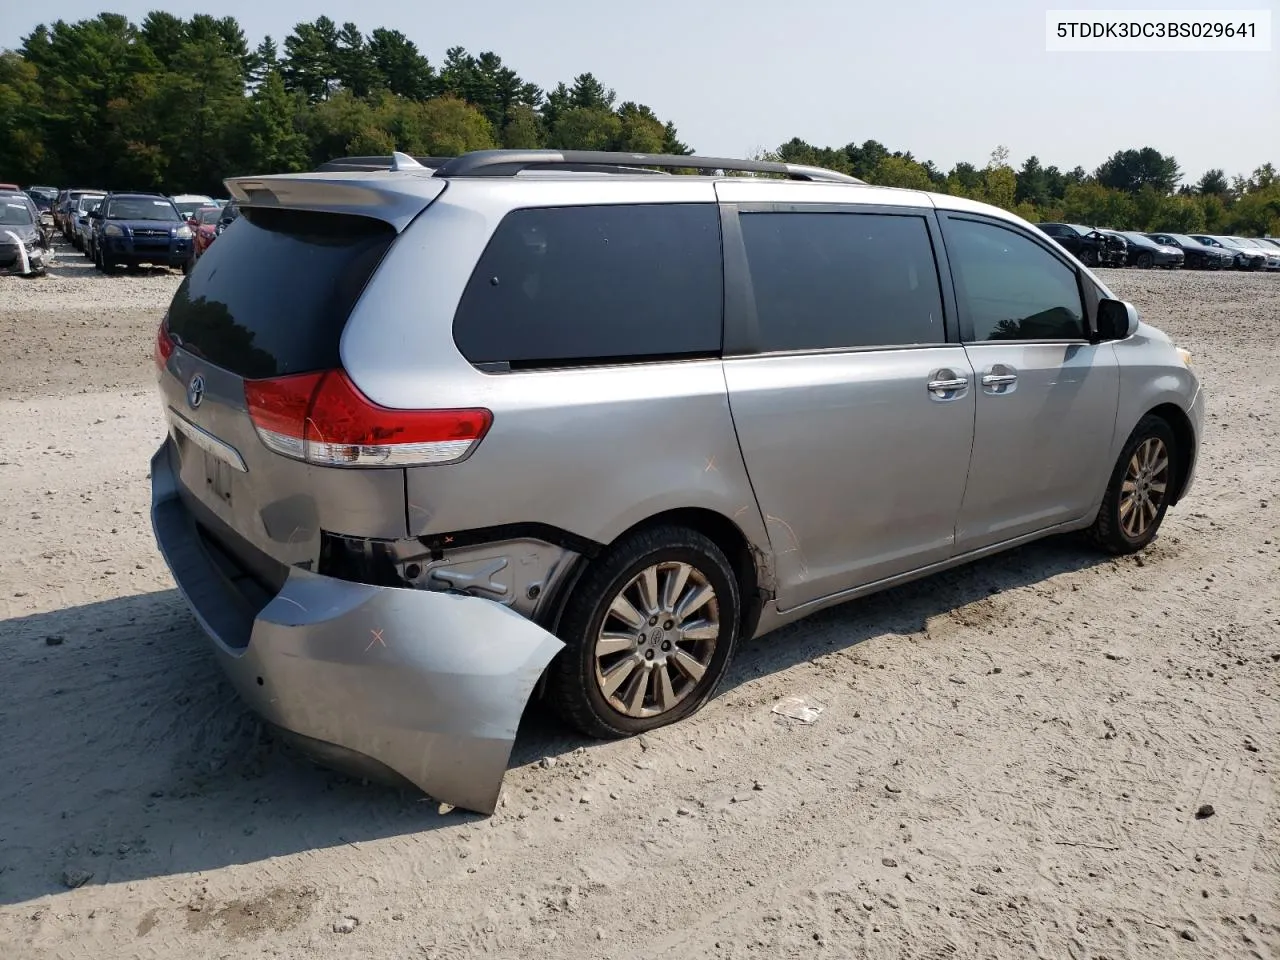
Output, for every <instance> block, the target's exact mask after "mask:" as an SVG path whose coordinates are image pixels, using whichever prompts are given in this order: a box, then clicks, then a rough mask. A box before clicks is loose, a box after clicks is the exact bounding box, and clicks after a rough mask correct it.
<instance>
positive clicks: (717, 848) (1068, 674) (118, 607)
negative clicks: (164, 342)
mask: <svg viewBox="0 0 1280 960" xmlns="http://www.w3.org/2000/svg"><path fill="white" fill-rule="evenodd" d="M63 257H64V260H63V263H62V265H61V266H59V267H58V274H59V275H58V276H55V277H51V278H48V279H45V280H37V281H24V280H20V279H16V278H0V357H2V360H0V415H2V419H0V422H2V423H3V424H4V427H3V430H0V504H3V506H2V507H0V511H3V512H2V513H0V556H3V557H4V560H3V563H0V733H2V734H3V736H2V737H0V957H4V958H5V960H10V958H14V960H16V958H23V960H25V958H53V957H58V958H65V957H76V956H85V957H92V958H95V960H107V958H115V957H139V956H145V957H166V958H167V957H179V956H180V957H183V958H184V960H202V958H224V957H241V956H261V955H270V956H281V957H299V958H301V957H304V956H306V957H311V956H343V957H345V956H362V957H374V958H381V957H387V958H392V957H395V958H404V957H437V958H453V957H463V956H472V955H476V954H479V953H482V952H483V953H485V954H487V955H490V956H494V957H504V958H505V957H519V958H530V957H541V956H555V957H558V958H568V960H573V958H586V957H610V958H617V960H623V958H635V960H640V958H645V960H649V958H660V957H670V958H679V957H718V958H719V957H723V958H729V957H761V958H771V960H772V958H778V957H798V956H806V957H809V956H814V957H822V956H830V957H868V958H892V957H917V958H918V957H930V958H947V957H957V958H963V957H1010V958H1013V957H1017V958H1025V957H1033V956H1034V957H1045V958H1059V957H1061V958H1067V957H1070V958H1077V960H1083V958H1102V957H1107V958H1112V960H1117V958H1121V957H1141V956H1150V957H1153V958H1156V957H1158V958H1161V960H1165V958H1169V957H1178V958H1181V957H1205V958H1225V957H1276V956H1280V807H1278V806H1277V803H1276V798H1277V783H1278V777H1277V772H1278V771H1280V704H1278V702H1277V690H1278V689H1280V684H1278V683H1277V680H1278V679H1280V662H1278V661H1280V586H1278V584H1280V576H1278V574H1280V529H1277V526H1278V524H1277V517H1280V445H1278V444H1277V439H1276V438H1277V430H1278V428H1280V412H1278V411H1280V347H1278V346H1277V338H1278V337H1280V276H1259V275H1242V274H1214V275H1206V274H1194V273H1179V274H1169V273H1158V272H1152V273H1141V272H1134V271H1127V272H1120V273H1110V274H1108V280H1109V282H1113V283H1114V284H1115V286H1116V288H1117V290H1118V291H1119V292H1120V293H1121V294H1122V295H1124V296H1127V297H1129V298H1131V299H1132V300H1133V301H1135V302H1136V303H1137V304H1138V306H1139V308H1140V309H1141V310H1142V311H1143V312H1144V315H1145V316H1146V317H1147V318H1148V319H1150V320H1152V321H1154V322H1155V323H1157V324H1158V325H1160V326H1162V327H1164V328H1165V329H1166V330H1167V331H1169V332H1170V333H1171V334H1173V335H1174V336H1175V337H1176V339H1177V340H1178V342H1179V343H1181V344H1182V345H1184V346H1186V347H1188V348H1189V349H1190V350H1192V351H1193V353H1194V355H1195V362H1196V365H1197V368H1198V370H1199V371H1200V373H1201V376H1202V377H1203V378H1204V381H1205V383H1206V385H1207V388H1208V390H1209V391H1210V411H1211V412H1210V414H1209V420H1208V431H1207V436H1206V442H1205V448H1204V451H1203V456H1202V466H1201V469H1200V475H1199V480H1198V485H1197V487H1196V489H1195V491H1194V494H1193V495H1192V496H1191V497H1190V499H1189V500H1187V501H1186V502H1184V503H1183V504H1182V505H1181V506H1180V507H1179V508H1177V509H1176V510H1175V511H1174V512H1173V513H1172V514H1171V515H1170V517H1169V519H1168V521H1167V523H1166V526H1165V528H1164V532H1163V535H1162V536H1161V538H1160V539H1159V540H1158V541H1157V543H1156V544H1155V545H1154V546H1153V548H1152V549H1151V550H1150V551H1149V552H1148V553H1147V554H1146V555H1145V557H1142V558H1139V559H1132V560H1126V561H1121V562H1112V561H1109V560H1106V559H1102V558H1100V557H1099V556H1097V555H1096V554H1095V553H1093V552H1091V551H1090V550H1089V549H1087V548H1086V547H1084V546H1082V545H1081V544H1080V543H1079V542H1078V541H1076V540H1073V539H1072V540H1058V541H1052V542H1046V543H1042V544H1039V545H1036V546H1033V547H1030V548H1026V549H1022V550H1019V551H1017V552H1016V553H1013V554H1010V555H1007V556H1003V557H999V558H995V559H992V560H989V561H986V562H983V563H980V564H978V565H976V566H974V567H971V568H968V569H965V570H961V571H956V572H953V573H951V574H947V575H944V576H940V577H937V578H934V579H931V580H928V581H926V582H922V583H919V584H915V585H912V586H910V587H907V588H903V589H899V590H895V591H892V592H891V593H887V594H883V595H881V596H879V597H876V598H873V599H871V600H868V601H865V602H861V603H856V604H854V605H851V606H848V607H846V608H844V609H839V610H835V611H830V612H828V613H826V614H823V615H819V616H818V617H815V618H814V619H812V620H810V621H809V622H806V623H803V624H800V625H798V626H796V627H794V628H792V629H788V630H786V631H783V632H781V633H778V634H775V635H772V636H770V637H768V638H766V639H764V640H762V641H759V642H757V643H754V644H750V645H748V646H747V648H746V649H745V650H744V651H743V652H742V654H741V655H740V657H739V659H738V661H737V662H736V665H735V667H734V669H733V671H732V675H731V677H730V679H729V682H728V683H727V684H726V688H725V690H724V691H723V692H722V694H721V695H720V697H719V698H718V699H716V700H715V701H714V702H713V703H711V704H710V705H709V706H708V707H707V709H705V710H704V711H703V712H702V713H701V714H700V715H698V716H697V717H695V718H694V719H693V720H691V721H688V722H685V723H683V724H681V725H679V726H677V727H675V728H668V729H666V730H663V731H661V732H658V733H656V734H652V735H650V736H648V737H644V738H641V739H639V740H631V741H626V742H620V743H611V744H597V743H586V742H583V741H580V740H578V739H575V738H573V737H572V736H570V735H568V734H567V733H566V732H565V731H564V730H563V728H560V727H558V726H557V725H556V724H555V723H554V722H553V721H551V720H549V719H547V718H545V717H542V716H539V715H533V716H530V717H527V718H526V722H525V725H524V729H523V732H522V736H521V740H520V742H519V743H518V744H517V748H516V756H515V758H514V759H513V763H512V769H511V770H510V772H509V774H508V777H507V781H506V787H505V790H504V794H503V801H502V806H501V807H500V808H499V810H498V812H497V814H496V815H495V816H493V817H492V818H489V819H484V818H480V817H476V816H472V815H465V814H461V813H457V812H453V813H441V812H439V811H438V810H437V806H436V804H435V803H433V802H428V801H425V800H423V799H421V798H419V797H415V796H412V795H410V794H408V793H397V792H395V791H392V790H388V789H385V788H380V787H375V786H364V785H361V784H360V783H357V782H351V781H348V780H344V779H342V778H341V777H338V776H337V775H334V774H330V773H327V772H324V771H320V770H317V769H315V768H313V767H310V766H308V765H306V764H305V763H303V762H301V761H299V760H297V759H295V758H294V757H292V756H291V755H289V754H288V753H286V752H284V751H283V750H282V748H280V747H279V746H278V745H276V744H275V743H273V742H272V741H271V740H270V738H269V737H267V736H265V735H264V734H263V733H262V732H261V731H260V730H259V728H258V725H257V724H256V722H255V721H254V720H253V718H252V717H250V716H249V715H247V714H246V713H245V711H244V710H243V708H242V707H241V706H240V705H239V703H238V702H237V700H236V698H235V696H234V694H233V693H232V691H231V690H230V688H229V687H228V686H227V684H226V683H225V682H224V681H223V680H222V678H221V676H220V675H219V672H218V670H217V667H216V665H215V664H214V661H213V659H212V657H211V655H210V654H209V652H208V650H207V648H206V643H205V641H204V639H203V638H202V637H201V636H200V635H199V633H198V631H197V629H196V627H195V624H194V622H193V621H192V619H191V617H190V616H189V615H188V613H187V612H186V610H185V609H184V607H183V605H182V603H181V602H180V600H179V599H178V597H177V596H176V594H175V592H174V590H173V588H172V583H171V581H170V579H169V577H168V574H167V573H166V571H165V569H164V566H163V564H162V562H161V560H160V558H159V556H158V555H157V553H156V550H155V547H154V545H153V542H152V539H151V534H150V530H149V526H148V521H147V506H148V484H147V481H146V476H147V461H148V458H149V456H150V454H151V452H152V450H153V449H154V446H155V444H156V443H157V442H158V440H159V437H160V435H161V427H160V418H159V408H158V404H157V402H156V400H155V397H154V396H153V390H152V372H151V366H150V351H151V344H152V336H153V332H154V329H155V325H156V323H157V321H158V319H159V316H160V313H161V312H162V310H163V307H164V304H165V302H166V300H167V298H168V296H169V294H170V292H171V291H172V289H173V288H174V287H175V286H176V284H177V283H178V280H179V278H178V276H177V275H176V274H169V275H157V276H120V277H113V278H103V277H100V276H97V275H95V274H93V273H92V272H91V271H90V270H89V269H88V268H87V262H80V263H78V262H76V261H77V260H78V258H77V257H76V256H75V255H74V254H73V253H72V252H71V251H69V250H67V251H64V254H63ZM789 695H798V696H804V697H808V698H812V699H815V700H818V701H820V702H821V703H823V704H824V705H825V707H826V710H825V712H824V713H823V714H822V715H821V717H820V718H819V720H818V721H817V723H815V724H814V725H812V726H801V725H798V724H796V723H794V722H792V721H788V720H785V719H783V718H780V717H777V716H775V715H773V714H771V712H770V710H771V708H772V706H773V705H774V704H775V703H776V702H777V701H778V700H779V699H780V698H782V697H784V696H789ZM544 757H546V758H549V759H547V760H546V761H543V760H542V758H544ZM1204 804H1212V806H1213V808H1214V811H1215V812H1214V814H1213V815H1212V816H1209V817H1205V818H1203V819H1200V818H1197V816H1196V812H1197V810H1198V809H1199V808H1201V807H1202V805H1204ZM78 883H80V884H82V885H80V886H78V887H77V886H76V884H78ZM68 887H75V888H74V889H68ZM346 917H351V918H354V919H355V920H356V921H358V923H356V924H354V929H353V930H352V931H351V932H349V933H345V934H344V933H338V932H335V923H337V924H338V925H339V926H342V922H343V918H346ZM352 926H353V924H352V923H351V922H346V925H345V927H343V928H344V929H346V928H350V927H352Z"/></svg>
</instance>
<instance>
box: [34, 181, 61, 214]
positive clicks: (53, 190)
mask: <svg viewBox="0 0 1280 960" xmlns="http://www.w3.org/2000/svg"><path fill="white" fill-rule="evenodd" d="M26 194H27V196H28V197H30V198H31V202H32V203H34V204H35V205H36V209H37V210H39V211H40V212H41V213H44V212H45V211H46V210H52V209H53V204H54V202H55V201H56V200H57V199H58V188H57V187H44V186H32V187H27V189H26Z"/></svg>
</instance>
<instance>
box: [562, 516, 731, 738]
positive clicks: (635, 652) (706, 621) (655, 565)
mask: <svg viewBox="0 0 1280 960" xmlns="http://www.w3.org/2000/svg"><path fill="white" fill-rule="evenodd" d="M740 617H741V598H740V596H739V589H738V581H737V578H736V577H735V575H734V572H733V568H732V567H731V566H730V564H729V561H728V559H727V558H726V557H725V555H724V552H723V551H722V550H721V549H720V548H719V547H718V546H716V544H715V543H714V542H713V541H712V540H711V539H710V538H708V537H706V536H703V535H702V534H701V533H698V532H696V531H694V530H689V529H686V528H683V527H675V526H663V527H656V528H654V529H651V530H645V531H641V532H639V533H636V534H634V535H632V536H630V537H627V538H626V539H624V540H622V541H620V542H619V543H617V544H616V545H614V546H613V547H611V548H610V549H609V550H608V551H607V552H606V553H605V554H604V555H603V556H602V557H600V558H598V559H597V560H595V561H594V562H593V563H592V566H591V568H590V569H589V570H588V571H587V573H586V574H585V575H584V576H583V579H582V581H581V582H580V583H579V584H578V585H577V586H576V587H575V589H574V591H573V594H572V595H571V596H570V598H569V601H568V603H567V604H566V606H565V610H564V614H563V616H562V617H561V621H560V630H559V633H560V638H561V639H562V640H563V641H564V643H565V649H564V650H562V651H561V652H560V654H559V656H557V657H556V659H555V660H554V661H553V662H552V664H551V667H550V669H549V674H548V682H547V696H548V698H549V700H550V702H551V706H552V707H553V709H555V710H556V711H557V712H558V713H559V714H560V715H561V716H562V717H563V718H564V719H565V720H566V721H567V722H568V723H570V724H572V725H573V726H574V727H576V728H578V729H579V730H581V731H582V732H583V733H585V734H587V735H588V736H592V737H600V738H604V739H610V738H616V737H625V736H630V735H633V734H637V733H644V732H645V731H646V730H653V729H655V728H657V727H662V726H666V725H667V724H670V723H675V722H676V721H677V720H681V719H683V718H684V717H687V716H689V715H690V714H691V713H693V712H694V711H696V710H697V709H698V708H699V707H701V706H702V705H703V704H704V703H706V702H707V701H708V700H709V699H711V696H712V695H713V694H714V693H715V690H716V687H717V686H718V685H719V683H720V680H721V678H722V677H723V676H724V674H725V671H726V670H727V669H728V666H729V661H730V660H731V659H732V657H733V651H734V647H735V646H736V644H737V640H738V627H739V623H740Z"/></svg>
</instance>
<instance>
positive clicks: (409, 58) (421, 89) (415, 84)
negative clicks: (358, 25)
mask: <svg viewBox="0 0 1280 960" xmlns="http://www.w3.org/2000/svg"><path fill="white" fill-rule="evenodd" d="M369 55H370V56H371V57H372V58H373V63H374V66H375V67H376V68H377V71H378V75H379V81H380V86H383V87H386V88H387V89H388V90H390V91H391V92H392V93H394V94H395V95H396V96H398V97H408V98H409V99H410V100H426V99H427V98H428V97H430V96H431V95H432V94H434V93H435V91H436V76H435V71H434V70H432V69H431V64H429V63H428V62H427V58H426V57H424V56H423V55H422V54H421V53H419V52H418V48H417V46H416V45H415V44H414V42H413V41H412V40H410V39H409V38H408V37H406V36H405V35H404V34H403V33H401V32H400V31H399V30H388V29H386V28H385V27H379V28H378V29H377V30H374V31H373V33H372V34H371V35H370V37H369Z"/></svg>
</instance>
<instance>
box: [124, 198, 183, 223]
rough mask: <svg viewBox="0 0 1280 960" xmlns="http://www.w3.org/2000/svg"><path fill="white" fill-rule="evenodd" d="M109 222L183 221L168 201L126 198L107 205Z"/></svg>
mask: <svg viewBox="0 0 1280 960" xmlns="http://www.w3.org/2000/svg"><path fill="white" fill-rule="evenodd" d="M107 219H108V220H161V221H164V222H166V223H172V222H174V221H175V220H179V219H181V218H180V217H179V216H178V211H177V210H175V209H174V208H173V204H172V203H170V202H169V201H168V200H146V199H143V198H142V197H125V198H123V199H120V200H112V201H111V202H110V203H108V204H107Z"/></svg>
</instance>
